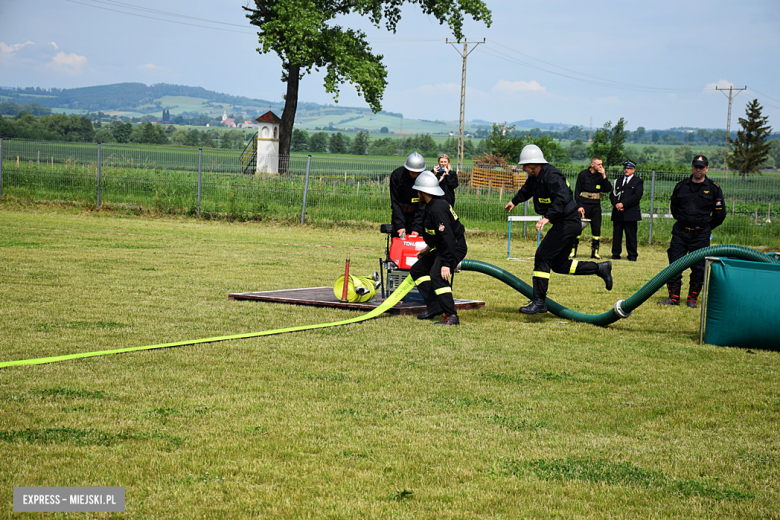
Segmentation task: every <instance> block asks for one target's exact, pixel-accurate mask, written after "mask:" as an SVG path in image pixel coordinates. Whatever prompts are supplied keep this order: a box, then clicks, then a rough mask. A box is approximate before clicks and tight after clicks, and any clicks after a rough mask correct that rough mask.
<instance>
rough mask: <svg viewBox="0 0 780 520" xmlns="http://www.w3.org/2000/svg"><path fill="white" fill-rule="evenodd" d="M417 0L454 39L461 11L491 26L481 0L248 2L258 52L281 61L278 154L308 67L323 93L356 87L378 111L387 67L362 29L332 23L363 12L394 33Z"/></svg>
mask: <svg viewBox="0 0 780 520" xmlns="http://www.w3.org/2000/svg"><path fill="white" fill-rule="evenodd" d="M407 2H408V3H418V4H419V5H420V8H421V9H422V12H423V14H425V15H428V16H431V15H432V16H433V17H434V18H436V20H438V21H439V23H440V24H444V23H446V24H447V25H448V26H449V27H450V29H451V30H452V32H453V35H454V36H455V38H456V39H458V40H461V39H462V38H463V15H464V13H465V14H469V15H471V17H472V18H473V19H474V20H476V21H484V22H485V24H486V25H487V26H488V27H490V24H491V12H490V10H489V9H488V8H487V6H486V5H485V3H484V1H482V0H455V1H452V0H358V1H347V0H253V4H254V8H251V7H248V6H244V7H243V8H244V9H245V10H246V11H248V14H247V18H248V19H249V23H250V24H252V25H254V26H255V27H257V28H258V30H259V31H258V33H257V36H258V41H259V43H260V47H258V49H257V52H259V53H260V54H266V53H268V52H271V51H273V52H275V53H276V54H278V55H279V58H281V60H282V81H283V82H285V83H287V93H286V95H285V99H284V110H283V111H282V124H281V127H280V132H279V153H280V154H281V155H288V154H289V153H290V141H291V138H292V129H293V122H294V121H295V113H296V111H297V108H298V85H299V82H300V80H301V78H302V77H303V76H304V75H306V74H308V73H310V72H311V70H312V69H315V70H319V69H320V68H323V67H324V68H325V70H326V71H327V72H326V74H325V80H324V83H325V84H324V86H325V91H326V92H328V93H330V94H333V95H334V99H336V101H338V94H339V86H340V85H341V84H343V83H350V84H352V85H355V87H356V89H357V91H358V94H360V95H362V96H363V97H364V98H365V100H366V102H367V103H368V105H369V106H370V107H371V110H372V111H373V112H374V113H376V112H379V111H380V110H381V109H382V105H381V101H382V96H383V94H384V91H385V87H386V86H387V79H386V78H387V71H386V69H385V65H384V63H383V62H382V59H383V56H382V55H381V54H374V53H373V52H372V51H371V47H370V46H369V45H368V41H367V39H366V34H365V33H364V32H363V31H361V30H355V29H349V28H344V27H342V26H340V25H337V24H335V23H334V20H335V19H336V18H340V19H342V20H343V19H345V17H347V16H348V15H351V14H358V15H360V16H368V18H369V20H370V21H371V22H372V23H373V24H374V26H376V27H379V26H380V23H381V22H382V21H383V20H384V24H385V27H386V28H387V29H388V30H389V31H392V32H395V29H396V26H397V25H398V22H399V21H400V20H401V7H403V5H404V4H405V3H407Z"/></svg>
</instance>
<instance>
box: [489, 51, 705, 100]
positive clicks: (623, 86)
mask: <svg viewBox="0 0 780 520" xmlns="http://www.w3.org/2000/svg"><path fill="white" fill-rule="evenodd" d="M499 45H501V44H499ZM501 46H502V47H504V48H507V49H509V47H506V46H505V45H501ZM509 50H510V51H512V52H516V51H513V50H512V49H509ZM480 52H481V53H483V54H487V55H489V56H493V57H494V58H499V59H503V60H505V61H509V62H512V63H516V64H518V65H524V66H526V67H529V68H532V69H535V70H539V71H542V72H547V73H548V74H554V75H556V76H561V77H564V78H568V79H573V80H575V81H582V82H584V83H590V84H592V85H598V86H602V87H610V88H615V89H620V90H631V91H636V92H669V93H671V92H707V91H711V90H715V89H708V88H666V87H649V86H646V85H633V84H631V83H623V82H620V81H614V80H610V79H605V78H599V77H597V76H591V75H590V74H584V73H582V72H577V71H572V70H571V69H566V68H564V67H559V66H557V65H554V64H551V63H548V62H545V61H542V60H538V59H537V58H533V57H532V56H528V55H527V54H522V53H517V54H521V55H523V56H528V57H530V58H531V59H534V60H537V61H541V62H542V63H545V64H549V65H552V66H553V67H558V68H560V69H562V70H565V71H569V72H572V73H574V74H579V75H581V76H586V77H587V78H592V79H585V78H579V77H576V76H571V75H569V74H563V73H560V72H555V71H552V70H549V69H546V68H543V67H539V66H537V65H534V64H532V63H528V62H526V61H522V60H520V59H518V58H515V57H512V56H509V55H507V54H505V53H501V52H498V51H495V50H491V51H488V50H487V49H480ZM491 52H492V53H491Z"/></svg>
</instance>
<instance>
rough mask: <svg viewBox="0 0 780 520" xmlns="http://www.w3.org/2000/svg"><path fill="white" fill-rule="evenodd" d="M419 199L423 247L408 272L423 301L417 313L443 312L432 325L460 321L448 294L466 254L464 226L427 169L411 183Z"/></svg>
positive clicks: (457, 322) (453, 301) (427, 316)
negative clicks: (423, 306) (421, 213)
mask: <svg viewBox="0 0 780 520" xmlns="http://www.w3.org/2000/svg"><path fill="white" fill-rule="evenodd" d="M414 189H416V190H418V193H419V196H420V199H421V201H422V202H423V205H424V206H423V207H424V209H423V217H422V223H423V234H422V237H423V240H425V248H424V249H422V250H421V251H419V252H418V253H417V258H418V259H419V260H417V262H415V264H414V265H413V266H412V268H411V270H410V274H411V275H412V279H413V280H414V283H415V284H416V285H417V289H418V290H419V291H420V294H421V295H422V297H423V299H425V303H426V305H427V308H426V311H425V312H423V313H422V314H420V315H419V316H417V318H419V319H421V320H424V319H430V318H433V317H435V316H438V315H439V314H442V313H443V314H444V320H443V321H440V322H437V323H436V325H460V320H459V318H458V312H457V311H456V310H455V300H454V299H453V297H452V274H453V273H454V272H455V268H456V267H457V266H458V264H459V263H460V262H461V261H462V260H463V259H464V258H466V252H467V251H468V248H467V246H466V237H465V236H464V231H465V229H464V227H463V224H461V222H460V220H458V215H456V214H455V211H453V209H452V206H450V205H449V203H448V202H447V201H446V200H444V190H442V189H441V187H440V186H439V179H437V178H436V176H435V175H434V174H433V173H431V172H423V173H421V174H420V175H419V176H418V177H417V180H416V182H415V184H414Z"/></svg>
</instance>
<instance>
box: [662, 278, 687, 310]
mask: <svg viewBox="0 0 780 520" xmlns="http://www.w3.org/2000/svg"><path fill="white" fill-rule="evenodd" d="M680 287H682V283H680V282H676V283H675V282H667V284H666V288H667V289H668V290H669V298H667V299H666V300H664V301H662V302H658V305H680Z"/></svg>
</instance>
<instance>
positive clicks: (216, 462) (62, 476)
mask: <svg viewBox="0 0 780 520" xmlns="http://www.w3.org/2000/svg"><path fill="white" fill-rule="evenodd" d="M467 238H468V243H469V254H468V258H473V259H478V260H482V261H485V262H488V263H492V264H494V265H497V266H499V267H502V268H504V269H507V270H509V271H511V272H513V273H515V274H517V275H518V276H520V277H521V278H523V279H524V280H526V281H530V275H531V271H532V267H533V265H532V262H530V261H519V262H518V261H509V260H507V259H506V253H505V251H506V240H505V238H503V237H501V236H493V235H490V234H486V233H470V234H469V235H467ZM513 242H514V243H513V255H517V256H520V257H529V256H531V255H532V254H533V249H534V246H535V243H534V242H532V241H529V242H521V241H520V240H517V241H513ZM286 244H300V245H328V246H334V247H333V248H322V247H302V246H293V245H286ZM383 247H384V236H383V235H381V234H380V233H379V232H378V230H377V229H375V227H374V226H369V225H365V226H353V227H348V228H332V229H327V228H323V227H309V226H306V227H298V226H290V227H283V226H280V225H276V224H273V223H267V222H260V223H257V222H251V223H227V222H214V221H210V222H204V221H198V220H193V219H177V218H139V217H132V216H119V215H116V214H112V213H110V212H101V213H84V212H80V211H76V210H70V209H67V208H64V209H57V208H45V207H30V208H29V209H23V208H18V207H13V206H10V205H8V204H6V205H5V206H3V207H0V251H2V255H1V256H0V259H2V260H1V263H0V269H2V278H1V279H2V283H1V284H0V297H1V298H0V360H2V361H8V360H16V359H26V358H31V357H41V356H50V355H58V354H67V353H75V352H85V351H94V350H104V349H115V348H122V347H131V346H141V345H151V344H158V343H163V342H171V341H178V340H185V339H196V338H205V337H213V336H222V335H228V334H237V333H245V332H255V331H261V330H269V329H276V328H282V327H289V326H294V325H303V324H312V323H323V322H331V321H338V320H343V319H346V318H349V317H353V316H356V315H358V313H355V312H350V311H342V310H335V309H317V308H308V307H296V306H287V305H278V304H270V303H259V302H236V301H228V299H227V295H228V293H230V292H237V291H249V290H272V289H283V288H293V287H311V286H321V285H331V284H332V283H333V281H334V280H335V279H336V278H337V277H338V276H339V274H340V273H341V272H342V270H343V264H344V259H345V257H346V256H347V255H350V256H351V270H352V272H353V273H355V274H367V273H370V272H371V271H373V270H374V269H375V268H376V266H377V263H378V262H377V259H378V258H379V257H380V256H382V255H383V252H382V251H380V250H381V249H383ZM352 248H356V249H352ZM666 263H667V262H666V253H665V251H664V249H663V248H662V247H641V248H640V251H639V262H637V263H636V264H634V263H631V264H629V263H626V262H617V263H616V264H615V268H614V274H615V288H614V290H613V291H612V292H611V293H607V292H606V291H605V289H604V287H603V284H602V283H601V281H600V280H598V279H597V278H595V277H576V278H575V277H568V276H558V275H554V276H553V279H552V280H551V284H550V286H551V290H550V295H549V296H550V297H551V298H553V299H555V300H557V301H559V302H560V303H562V304H564V305H566V306H568V307H570V308H572V309H575V310H578V311H581V312H587V313H601V312H604V311H605V310H607V309H609V308H611V307H612V305H613V304H614V302H615V301H616V300H617V299H619V298H626V297H628V296H629V295H631V294H632V293H633V292H634V291H636V290H637V289H638V288H639V287H641V286H642V285H643V284H644V283H645V282H646V281H647V280H649V279H650V278H651V277H652V276H654V275H655V274H656V273H657V272H658V271H660V270H661V269H662V268H664V267H665V266H666ZM684 287H687V274H686V275H685V286H684ZM454 291H455V296H456V297H468V298H478V299H482V300H484V301H485V302H486V307H485V308H484V309H480V310H474V311H465V312H463V313H462V314H461V320H462V323H463V325H462V326H461V327H459V328H457V329H455V328H450V327H435V326H432V325H431V324H430V323H427V322H420V321H418V320H416V319H415V318H414V317H413V316H412V317H381V318H379V319H376V320H373V321H368V322H365V323H362V324H356V325H348V326H345V327H338V328H330V329H320V330H316V331H309V332H300V333H296V334H287V335H278V336H268V337H262V338H255V339H247V340H243V341H227V342H222V343H213V344H203V345H198V346H190V347H183V348H174V349H167V350H156V351H147V352H139V353H133V354H123V355H115V356H106V357H96V358H91V359H89V360H83V361H68V362H62V363H57V364H49V365H39V366H32V367H20V368H12V369H3V370H0V403H1V404H0V452H1V453H2V457H0V482H1V483H2V485H0V517H12V516H13V517H14V518H17V517H19V518H26V517H29V518H33V517H34V516H32V515H24V514H18V515H14V514H13V513H12V510H13V505H12V496H13V487H14V486H124V487H125V490H126V499H127V510H126V513H125V514H124V515H121V514H119V515H115V516H114V518H215V519H216V518H220V519H222V518H345V519H346V518H350V519H351V518H358V517H362V518H415V519H417V518H430V519H441V518H477V517H490V518H507V519H509V518H686V519H687V518H780V509H779V508H778V504H780V489H778V482H780V470H779V469H778V468H779V467H780V444H779V443H778V437H777V424H778V420H780V383H779V382H778V381H779V380H778V370H780V358H779V357H778V355H779V354H778V353H776V352H769V351H759V350H754V351H746V350H743V349H735V348H722V347H713V346H706V345H698V344H697V337H698V317H699V313H698V312H697V311H693V310H690V309H687V308H685V307H683V308H673V309H669V308H661V307H658V306H657V305H655V303H654V302H655V301H656V300H658V299H661V297H662V295H661V294H660V293H659V294H658V295H657V298H654V299H651V300H650V301H648V303H646V304H645V305H643V306H642V307H640V308H639V309H637V310H636V311H635V312H634V315H633V316H632V317H631V318H630V319H627V320H622V321H620V322H618V323H615V324H613V325H610V326H609V327H606V328H596V327H593V326H590V325H585V324H578V323H573V322H567V321H564V320H561V319H559V318H557V317H555V316H553V315H542V316H532V317H527V316H521V315H519V314H518V313H517V307H518V306H519V305H521V304H524V303H525V298H522V297H521V296H520V295H519V294H518V293H515V292H513V291H511V290H509V289H508V288H507V287H506V286H504V285H502V284H501V283H499V282H498V281H497V280H494V279H492V278H489V277H487V276H485V275H481V274H478V273H473V272H469V273H462V274H460V275H457V276H456V278H455V289H454ZM83 516H84V517H88V518H89V517H93V518H108V517H109V516H108V515H105V514H104V515H98V514H96V515H92V516H90V515H83ZM48 517H51V518H58V517H63V518H64V515H61V516H57V515H52V514H50V515H48V516H47V518H48Z"/></svg>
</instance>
